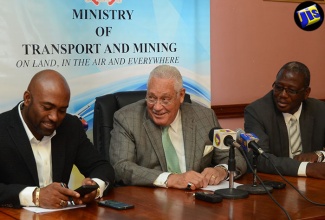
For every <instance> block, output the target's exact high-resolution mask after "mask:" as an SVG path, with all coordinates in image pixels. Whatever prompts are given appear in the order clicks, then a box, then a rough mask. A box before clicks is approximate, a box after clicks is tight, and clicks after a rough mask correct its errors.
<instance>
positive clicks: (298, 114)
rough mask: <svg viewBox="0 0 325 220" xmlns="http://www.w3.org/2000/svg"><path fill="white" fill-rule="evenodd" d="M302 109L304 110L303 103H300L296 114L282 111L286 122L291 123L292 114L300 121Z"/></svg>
mask: <svg viewBox="0 0 325 220" xmlns="http://www.w3.org/2000/svg"><path fill="white" fill-rule="evenodd" d="M301 110H302V103H301V104H300V107H299V108H298V110H297V111H296V112H295V113H294V114H290V113H282V114H283V117H284V121H285V123H286V124H288V123H289V121H290V119H291V117H292V115H293V116H295V117H296V119H297V120H298V121H299V117H300V115H301Z"/></svg>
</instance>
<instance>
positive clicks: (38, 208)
mask: <svg viewBox="0 0 325 220" xmlns="http://www.w3.org/2000/svg"><path fill="white" fill-rule="evenodd" d="M83 207H86V205H68V206H67V207H65V208H60V209H45V208H40V207H23V208H24V209H26V210H28V211H31V212H35V213H45V212H56V211H62V210H69V209H77V208H83Z"/></svg>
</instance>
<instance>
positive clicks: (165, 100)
mask: <svg viewBox="0 0 325 220" xmlns="http://www.w3.org/2000/svg"><path fill="white" fill-rule="evenodd" d="M176 97H177V92H176ZM174 100H175V98H169V97H165V98H161V99H158V98H156V97H154V96H151V95H149V96H147V97H146V101H147V103H148V104H150V105H155V104H157V102H159V104H160V105H162V106H168V105H170V104H172V103H173V102H174Z"/></svg>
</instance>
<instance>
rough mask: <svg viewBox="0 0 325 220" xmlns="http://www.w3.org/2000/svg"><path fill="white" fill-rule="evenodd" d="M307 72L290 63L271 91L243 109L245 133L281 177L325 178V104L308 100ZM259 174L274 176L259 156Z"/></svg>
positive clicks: (302, 65)
mask: <svg viewBox="0 0 325 220" xmlns="http://www.w3.org/2000/svg"><path fill="white" fill-rule="evenodd" d="M309 84H310V72H309V69H308V68H307V66H305V65H304V64H302V63H300V62H289V63H287V64H285V65H284V66H283V67H282V68H281V69H280V71H279V72H278V74H277V76H276V79H275V82H274V83H273V85H272V87H273V90H271V91H270V92H269V93H268V94H266V95H265V96H264V97H262V98H260V99H258V100H257V101H255V102H253V103H251V104H250V105H248V106H247V107H246V109H245V131H246V132H252V133H254V134H256V135H257V136H258V138H259V141H258V144H259V145H260V146H261V148H262V149H263V150H264V151H265V152H266V153H267V154H268V155H269V158H270V160H271V161H272V162H273V164H274V165H275V166H276V167H277V168H278V169H279V171H280V172H281V173H282V174H283V175H290V176H308V177H315V178H321V179H325V163H321V162H323V161H324V147H325V103H324V102H323V101H320V100H317V99H313V98H309V94H310V91H311V88H310V86H309ZM257 168H258V170H259V171H260V172H265V173H276V170H275V169H274V167H273V165H272V163H271V162H270V161H269V160H267V159H265V158H264V157H261V156H259V157H258V164H257Z"/></svg>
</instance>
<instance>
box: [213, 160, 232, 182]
mask: <svg viewBox="0 0 325 220" xmlns="http://www.w3.org/2000/svg"><path fill="white" fill-rule="evenodd" d="M214 167H224V168H226V169H227V175H226V178H225V180H229V170H228V164H218V165H216V166H214ZM234 175H235V176H236V172H235V174H234Z"/></svg>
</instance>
